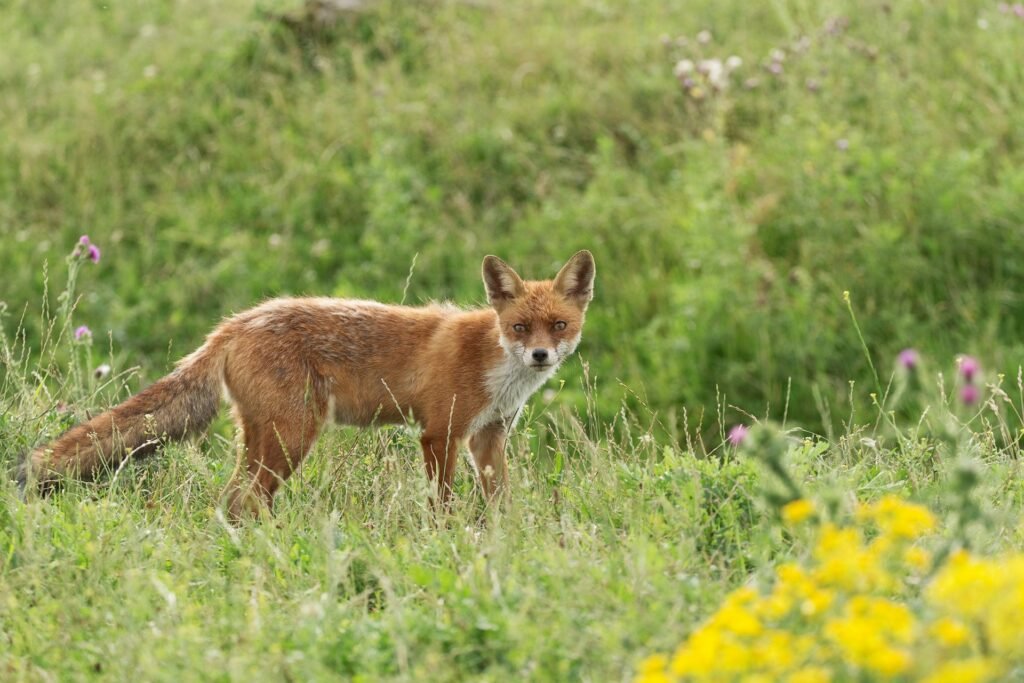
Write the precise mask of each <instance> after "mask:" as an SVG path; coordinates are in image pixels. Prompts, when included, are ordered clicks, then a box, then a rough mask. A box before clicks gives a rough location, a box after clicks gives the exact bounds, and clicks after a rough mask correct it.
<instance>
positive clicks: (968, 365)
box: [957, 356, 981, 383]
mask: <svg viewBox="0 0 1024 683" xmlns="http://www.w3.org/2000/svg"><path fill="white" fill-rule="evenodd" d="M957 364H958V365H959V366H960V376H961V377H963V379H964V381H965V382H967V383H971V382H973V381H974V378H975V376H976V375H977V374H978V371H979V370H981V363H979V362H978V359H977V358H974V357H972V356H960V358H958V359H957Z"/></svg>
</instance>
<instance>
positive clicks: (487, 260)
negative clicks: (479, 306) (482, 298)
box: [483, 256, 526, 313]
mask: <svg viewBox="0 0 1024 683" xmlns="http://www.w3.org/2000/svg"><path fill="white" fill-rule="evenodd" d="M483 276H484V287H485V288H486V289H487V301H489V302H490V304H491V306H493V307H494V309H495V310H496V311H498V312H499V313H500V312H501V309H503V308H505V306H506V305H508V304H509V303H510V302H511V301H512V300H513V299H515V298H517V297H519V296H522V295H523V294H524V293H525V292H526V286H525V285H524V284H523V279H522V278H521V277H519V274H518V273H516V271H514V270H512V266H510V265H508V264H507V263H505V262H504V261H502V260H501V259H500V258H498V257H497V256H485V257H484V267H483Z"/></svg>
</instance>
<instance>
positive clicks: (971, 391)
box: [960, 384, 981, 406]
mask: <svg viewBox="0 0 1024 683" xmlns="http://www.w3.org/2000/svg"><path fill="white" fill-rule="evenodd" d="M980 396H981V392H980V391H979V390H978V387H976V386H974V385H973V384H965V385H964V386H963V388H962V389H960V400H961V401H963V404H964V405H965V406H970V405H974V404H975V403H977V401H978V398H979V397H980Z"/></svg>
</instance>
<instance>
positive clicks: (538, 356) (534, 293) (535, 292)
mask: <svg viewBox="0 0 1024 683" xmlns="http://www.w3.org/2000/svg"><path fill="white" fill-rule="evenodd" d="M594 273H595V269H594V256H593V255H592V254H591V253H590V252H589V251H586V250H584V251H580V252H577V253H576V254H575V255H574V256H573V257H572V258H571V259H569V261H568V263H566V264H565V265H564V266H562V269H561V270H560V271H558V275H556V276H555V279H554V280H539V281H525V282H524V281H523V279H522V278H520V277H519V275H518V274H517V273H516V271H514V270H512V268H511V266H509V265H508V264H507V263H505V262H504V261H502V260H501V259H500V258H498V257H497V256H488V257H486V258H485V259H484V266H483V276H484V286H485V287H486V289H487V300H488V301H489V302H490V304H491V306H493V307H494V310H495V311H497V313H498V328H499V330H500V334H501V345H502V346H503V347H504V348H505V350H506V351H507V352H508V353H510V354H511V355H512V356H513V357H515V358H518V359H519V360H521V361H522V362H523V364H524V365H526V366H527V367H530V368H535V369H536V370H537V371H538V372H542V371H544V370H549V369H552V368H554V367H556V366H557V365H558V364H559V363H561V362H562V361H563V360H565V359H566V358H567V357H568V356H569V354H571V353H572V352H573V351H575V350H576V346H577V345H578V344H579V343H580V333H581V331H582V330H583V318H584V315H585V313H586V311H587V305H588V304H589V303H590V300H591V299H592V298H593V297H594Z"/></svg>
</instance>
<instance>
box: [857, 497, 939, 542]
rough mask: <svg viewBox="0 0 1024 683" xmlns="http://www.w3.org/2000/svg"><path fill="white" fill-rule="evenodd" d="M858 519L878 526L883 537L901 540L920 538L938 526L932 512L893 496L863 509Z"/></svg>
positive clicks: (881, 499)
mask: <svg viewBox="0 0 1024 683" xmlns="http://www.w3.org/2000/svg"><path fill="white" fill-rule="evenodd" d="M857 517H858V518H859V519H861V520H862V521H871V522H874V523H875V524H877V525H878V530H879V531H880V532H881V533H882V534H883V535H885V536H892V537H894V538H897V539H901V540H913V539H915V538H920V537H921V536H923V535H924V534H926V533H928V532H930V531H934V530H935V526H936V521H935V515H933V514H932V512H931V510H929V509H928V508H926V507H924V506H923V505H917V504H915V503H909V502H907V501H905V500H903V499H902V498H900V497H899V496H896V495H892V494H890V495H887V496H883V497H882V498H880V499H879V500H877V501H875V502H874V503H870V504H868V505H865V506H863V507H861V508H860V509H859V510H858V511H857Z"/></svg>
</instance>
